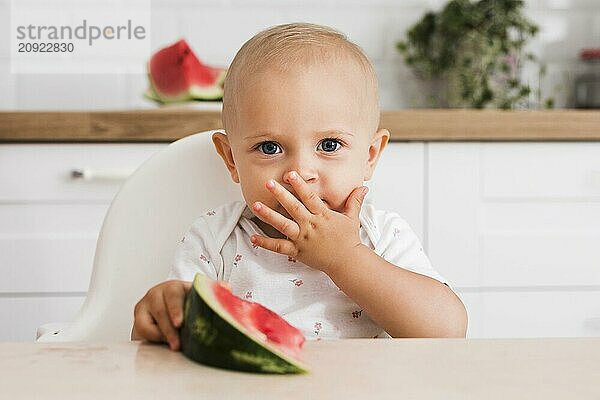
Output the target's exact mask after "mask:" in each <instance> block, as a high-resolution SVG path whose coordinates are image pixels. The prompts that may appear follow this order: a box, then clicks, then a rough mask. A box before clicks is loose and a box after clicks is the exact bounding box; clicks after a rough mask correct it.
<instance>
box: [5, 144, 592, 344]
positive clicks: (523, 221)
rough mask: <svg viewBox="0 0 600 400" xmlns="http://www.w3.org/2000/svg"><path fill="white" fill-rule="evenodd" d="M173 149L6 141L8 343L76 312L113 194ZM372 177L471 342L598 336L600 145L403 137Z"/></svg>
mask: <svg viewBox="0 0 600 400" xmlns="http://www.w3.org/2000/svg"><path fill="white" fill-rule="evenodd" d="M166 145H167V144H166V143H160V144H157V143H145V144H142V143H139V144H4V145H0V274H2V275H0V276H2V279H0V323H1V324H2V326H5V327H7V326H8V327H9V328H5V329H3V331H2V332H1V333H0V341H6V340H11V341H23V340H33V339H34V336H35V329H36V328H37V327H38V326H39V325H41V324H43V323H46V322H60V321H68V320H71V319H72V317H73V315H74V313H75V312H76V311H77V310H78V309H79V307H80V305H81V304H82V302H83V300H84V298H85V294H86V291H87V287H88V283H89V277H90V273H91V267H92V261H93V254H94V250H95V243H96V239H97V236H98V232H99V230H100V227H101V224H102V220H103V218H104V215H105V213H106V211H107V209H108V206H109V204H110V201H111V199H112V198H113V197H114V195H115V194H116V192H117V191H118V189H119V187H120V185H121V183H122V182H123V179H125V177H126V176H127V175H128V174H129V173H130V172H131V171H133V170H134V169H135V168H136V167H137V166H138V165H140V164H141V163H142V162H143V161H144V160H145V159H147V158H148V157H149V156H150V155H152V154H153V153H155V152H156V151H158V150H159V149H161V148H163V147H165V146H166ZM74 170H75V171H79V172H80V173H83V175H84V176H83V177H80V178H73V171H74ZM86 174H87V175H86ZM76 175H77V173H76ZM80 175H81V174H80ZM85 176H87V177H88V178H89V179H84V177H85ZM368 186H369V187H370V188H371V190H370V192H369V194H368V195H367V199H366V201H367V202H372V203H373V204H374V205H375V206H376V207H377V208H380V209H385V210H390V211H396V212H397V213H398V214H400V215H401V216H402V217H403V218H404V219H406V220H407V221H408V223H409V224H410V225H411V227H412V228H413V230H414V231H415V233H416V234H417V235H418V236H419V238H421V240H422V241H423V244H424V247H425V249H426V250H427V253H428V255H429V257H430V258H431V260H432V263H433V265H434V267H435V268H436V269H437V270H439V271H440V273H442V274H443V275H444V276H445V277H446V278H447V279H449V280H450V282H451V284H452V285H453V287H454V289H455V290H456V291H457V292H458V294H459V295H460V296H461V298H462V299H463V301H464V302H465V304H466V306H467V309H468V311H469V317H470V321H469V322H470V324H469V336H470V337H511V336H512V337H543V336H598V335H600V250H599V249H600V247H599V246H598V243H600V143H583V142H580V143H564V142H563V143H543V142H537V143H523V142H521V143H499V142H486V143H481V142H470V143H467V142H457V143H420V142H413V143H405V142H394V143H390V144H389V146H388V147H387V148H386V149H385V151H384V153H383V155H382V158H381V160H380V162H379V166H378V168H377V170H376V171H375V174H374V176H373V179H372V181H370V182H369V183H368Z"/></svg>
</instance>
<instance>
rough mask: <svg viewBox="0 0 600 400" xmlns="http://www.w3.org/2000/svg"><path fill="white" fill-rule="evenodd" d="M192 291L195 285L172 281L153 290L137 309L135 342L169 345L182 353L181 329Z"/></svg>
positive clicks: (133, 333)
mask: <svg viewBox="0 0 600 400" xmlns="http://www.w3.org/2000/svg"><path fill="white" fill-rule="evenodd" d="M190 288H191V282H183V281H169V282H165V283H163V284H160V285H157V286H155V287H154V288H152V289H150V290H149V291H148V293H146V295H145V296H144V298H142V300H140V302H138V304H137V305H136V307H135V311H134V315H135V322H134V328H133V332H132V338H133V339H134V340H137V339H146V340H149V341H151V342H167V343H169V347H170V348H171V350H179V347H180V342H179V332H178V328H179V327H180V326H181V323H182V322H183V302H184V300H185V294H186V293H187V291H189V289H190Z"/></svg>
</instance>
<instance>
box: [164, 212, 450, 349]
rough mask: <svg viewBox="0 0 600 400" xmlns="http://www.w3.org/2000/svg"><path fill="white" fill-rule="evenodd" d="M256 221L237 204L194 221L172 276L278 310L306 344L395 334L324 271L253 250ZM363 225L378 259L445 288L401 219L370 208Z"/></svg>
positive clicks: (362, 233) (362, 216)
mask: <svg viewBox="0 0 600 400" xmlns="http://www.w3.org/2000/svg"><path fill="white" fill-rule="evenodd" d="M252 217H254V214H252V212H251V211H250V209H249V208H248V207H247V206H246V204H245V203H244V202H242V201H236V202H232V203H228V204H225V205H223V206H220V207H218V208H215V209H213V210H210V211H208V212H206V213H205V215H202V216H201V217H199V218H198V219H196V220H195V221H194V223H193V224H192V226H191V228H190V230H189V231H188V232H187V233H186V234H185V236H184V237H183V238H182V239H181V242H180V243H179V244H178V246H177V249H176V252H175V264H174V265H173V268H172V269H171V272H170V273H169V277H168V279H180V280H185V281H191V280H193V278H194V275H195V274H196V273H197V272H200V273H203V274H205V275H207V276H208V277H210V278H212V279H220V280H224V281H227V282H229V284H230V285H231V289H232V292H233V293H234V294H235V295H236V296H239V297H241V298H243V299H246V300H251V301H254V302H257V303H260V304H262V305H264V306H265V307H267V308H269V309H271V310H273V311H275V312H276V313H278V314H279V315H281V316H282V317H283V318H285V319H286V321H288V322H289V323H290V324H292V325H294V326H295V327H297V328H298V329H300V330H302V332H303V333H304V336H306V338H307V339H318V338H353V337H366V338H372V337H389V335H387V333H386V332H385V331H384V330H383V329H382V328H380V327H379V326H378V325H377V324H375V323H374V322H373V321H372V320H371V319H370V318H369V317H368V315H366V313H364V312H363V310H361V309H360V307H359V306H358V305H356V303H354V302H353V301H352V300H351V299H350V298H349V297H348V296H346V295H345V294H344V293H343V292H342V291H341V290H340V289H339V288H338V287H337V286H336V285H335V284H334V283H333V281H332V280H331V279H330V278H329V277H328V276H327V275H326V274H325V273H323V272H321V271H318V270H316V269H313V268H310V267H308V266H306V265H305V264H303V263H301V262H299V261H296V260H295V259H293V258H291V257H288V256H286V255H283V254H279V253H275V252H272V251H270V250H267V249H263V248H261V247H258V246H256V245H253V244H252V242H250V237H251V236H252V235H253V234H260V235H263V236H265V234H264V232H263V231H262V230H261V229H260V228H259V227H258V226H257V225H256V224H255V223H254V221H252V220H251V218H252ZM360 222H361V227H360V239H361V242H362V243H363V244H365V245H366V246H368V247H369V248H371V249H372V250H373V251H375V253H376V254H378V255H380V256H381V257H383V258H384V259H385V260H387V261H388V262H390V263H392V264H394V265H397V266H399V267H402V268H405V269H408V270H410V271H414V272H417V273H419V274H422V275H427V276H429V277H431V278H434V279H437V280H438V281H440V282H442V283H446V280H445V279H444V278H443V277H442V276H441V275H440V274H438V273H437V272H436V271H435V270H434V269H433V268H432V266H431V264H430V262H429V259H428V258H427V256H426V255H425V253H424V251H423V248H422V247H421V243H420V241H419V239H418V238H417V236H416V235H415V233H414V232H413V231H412V229H411V228H410V227H409V225H408V224H407V223H406V221H404V220H403V219H402V218H401V217H400V216H398V214H395V213H391V212H385V211H379V210H375V208H374V207H373V206H372V205H371V204H364V205H363V207H362V210H361V213H360ZM332 256H335V255H332Z"/></svg>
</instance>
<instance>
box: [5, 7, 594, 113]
mask: <svg viewBox="0 0 600 400" xmlns="http://www.w3.org/2000/svg"><path fill="white" fill-rule="evenodd" d="M446 3H447V1H445V0H403V1H398V0H375V1H367V0H318V1H313V0H273V1H269V0H248V1H245V0H199V1H192V0H169V1H167V0H153V1H152V21H151V22H152V23H151V34H152V35H151V47H152V50H153V51H156V50H158V49H159V48H161V47H164V46H167V45H169V44H171V43H173V42H175V41H176V40H177V39H179V38H185V39H187V41H188V42H189V44H190V46H191V47H192V48H193V50H194V51H195V53H196V55H197V56H198V57H199V58H200V59H201V60H202V61H204V62H206V63H207V64H210V65H216V66H227V65H228V64H229V63H230V62H231V60H232V59H233V56H234V55H235V52H236V51H237V49H238V48H239V47H240V46H241V45H242V44H243V43H244V42H245V41H246V40H247V39H248V38H250V37H251V36H252V35H253V34H254V33H256V32H257V31H259V30H261V29H263V28H265V27H268V26H270V25H274V24H279V23H285V22H291V21H308V22H314V23H319V24H324V25H329V26H332V27H334V28H337V29H339V30H341V31H342V32H344V33H346V34H347V35H348V37H349V38H350V39H351V40H353V41H355V42H356V43H358V44H359V45H360V46H361V47H362V48H363V49H364V50H365V52H366V53H367V55H368V56H369V57H370V59H371V60H372V61H373V63H374V64H375V68H376V70H377V74H378V77H379V86H380V96H381V104H382V108H383V109H384V110H393V109H403V108H412V107H418V106H426V104H424V100H423V99H422V96H421V88H422V87H421V85H419V83H418V82H417V81H416V80H415V79H414V75H413V74H412V71H411V69H410V68H409V67H407V65H406V64H405V63H404V62H403V58H402V55H401V54H400V53H399V51H398V50H397V49H396V43H397V42H398V41H400V40H402V39H404V37H405V33H406V31H407V30H408V29H409V27H411V26H412V25H413V24H415V23H416V22H417V21H418V20H420V19H421V18H422V17H423V15H424V13H425V12H427V11H439V10H440V9H442V8H443V6H444V5H445V4H446ZM9 6H10V0H0V29H2V30H4V31H5V33H4V35H3V36H5V37H6V35H7V34H8V33H7V32H8V29H9V26H10V23H9V17H10V12H9ZM523 13H524V15H525V16H526V17H528V18H529V19H530V20H531V21H532V22H533V23H535V24H537V25H538V27H539V32H538V33H537V34H536V35H535V36H534V37H533V38H531V40H530V41H529V42H528V44H527V49H528V50H530V51H531V52H532V53H534V54H535V55H536V56H537V57H539V60H540V61H541V62H543V63H545V64H546V75H545V77H544V79H542V80H541V84H539V85H538V82H539V73H538V72H539V71H538V68H537V67H535V66H534V65H527V66H525V67H524V69H523V71H522V72H523V82H526V83H528V84H529V85H530V86H531V87H532V88H534V89H535V88H538V86H539V88H540V89H541V91H542V93H543V95H544V96H545V97H552V98H553V99H554V106H555V107H556V108H565V107H573V106H574V105H575V98H574V85H575V80H576V77H577V75H578V74H581V73H582V72H584V70H585V69H586V65H585V63H584V62H582V61H581V60H580V58H579V55H580V52H581V50H582V49H585V48H594V47H598V46H600V2H598V1H597V0H526V1H525V7H524V9H523ZM9 47H10V46H9V42H8V41H7V40H2V41H0V93H1V94H2V96H0V109H5V110H90V109H119V108H146V107H154V106H155V104H153V103H152V102H150V101H148V100H146V99H145V98H144V97H143V96H142V93H143V92H144V91H145V89H146V87H147V78H146V76H145V75H144V74H54V75H47V74H40V75H29V74H22V75H16V74H15V75H11V74H10V73H9V72H10V65H9V58H8V55H9V54H8V53H9V50H10V49H9Z"/></svg>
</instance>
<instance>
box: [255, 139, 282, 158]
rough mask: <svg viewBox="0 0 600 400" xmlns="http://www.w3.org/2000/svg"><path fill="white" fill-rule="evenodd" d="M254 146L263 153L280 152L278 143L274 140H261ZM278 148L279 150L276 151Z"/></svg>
mask: <svg viewBox="0 0 600 400" xmlns="http://www.w3.org/2000/svg"><path fill="white" fill-rule="evenodd" d="M256 148H258V149H260V151H262V152H263V153H265V154H269V155H272V154H277V153H281V149H280V148H279V145H278V144H277V143H275V142H262V143H261V144H259V145H258V146H257V147H256ZM278 149H279V151H277V150H278Z"/></svg>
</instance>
